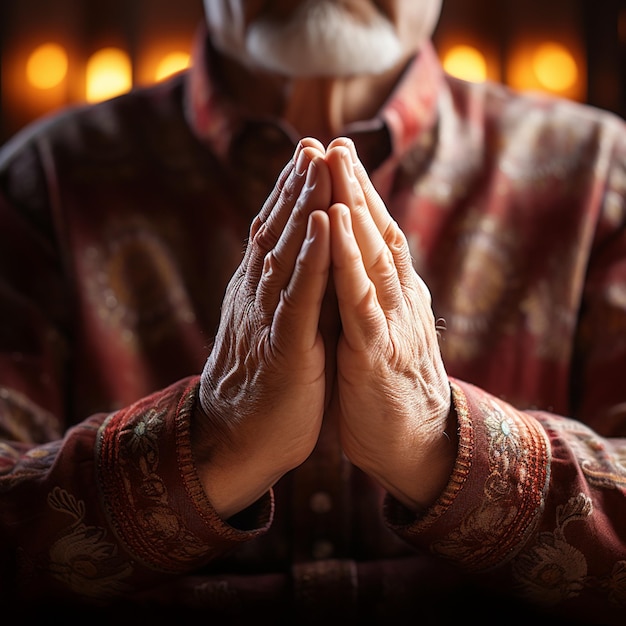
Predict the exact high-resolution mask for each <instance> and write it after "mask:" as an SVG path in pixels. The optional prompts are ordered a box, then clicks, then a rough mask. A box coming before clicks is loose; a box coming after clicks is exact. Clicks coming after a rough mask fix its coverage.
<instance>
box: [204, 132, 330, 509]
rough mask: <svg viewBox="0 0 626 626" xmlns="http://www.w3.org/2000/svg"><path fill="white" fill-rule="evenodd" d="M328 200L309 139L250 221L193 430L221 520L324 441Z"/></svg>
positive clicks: (318, 153)
mask: <svg viewBox="0 0 626 626" xmlns="http://www.w3.org/2000/svg"><path fill="white" fill-rule="evenodd" d="M330 198H331V182H330V174H329V171H328V168H327V165H326V163H325V162H324V147H323V146H322V145H321V144H320V143H319V142H317V141H315V140H313V139H306V140H303V141H302V142H301V143H300V145H299V146H298V148H297V149H296V152H295V154H294V158H293V159H292V161H291V162H290V163H289V164H288V165H287V167H286V168H285V169H284V170H283V173H282V174H281V176H280V178H279V180H278V182H277V184H276V187H275V188H274V191H273V192H272V194H271V195H270V196H269V198H268V200H267V201H266V203H265V205H264V207H263V209H262V210H261V212H260V213H259V215H258V216H257V217H256V218H255V220H254V221H253V223H252V226H251V229H250V237H249V241H248V246H247V249H246V252H245V255H244V258H243V260H242V262H241V265H240V266H239V268H238V269H237V270H236V272H235V274H234V275H233V277H232V279H231V281H230V283H229V285H228V288H227V290H226V294H225V297H224V302H223V305H222V316H221V321H220V326H219V329H218V332H217V334H216V337H215V341H214V345H213V348H212V351H211V354H210V355H209V358H208V360H207V362H206V365H205V367H204V371H203V373H202V377H201V384H200V406H201V409H202V410H201V411H198V412H197V414H196V416H195V421H194V423H193V425H192V436H193V444H192V445H193V449H194V455H195V459H196V463H197V466H198V470H199V474H200V478H201V480H202V483H203V485H204V488H205V490H206V492H207V495H208V497H209V499H210V500H211V503H212V504H213V506H214V508H215V509H216V510H217V512H218V513H219V514H220V515H221V516H222V517H224V518H227V517H230V516H231V515H233V514H234V513H236V512H238V511H241V510H243V509H244V508H246V507H247V506H249V505H250V504H252V503H253V502H255V501H256V500H257V499H258V498H260V497H261V496H262V495H263V494H264V493H265V492H266V491H267V490H268V489H269V488H270V487H271V486H272V485H273V484H274V483H275V482H276V481H278V480H279V479H280V478H281V477H282V476H283V475H284V474H285V473H286V472H288V471H290V470H291V469H293V468H295V467H297V466H298V465H300V464H301V463H302V462H304V460H305V459H306V458H307V457H308V456H309V455H310V453H311V452H312V451H313V448H314V447H315V444H316V442H317V439H318V436H319V432H320V429H321V425H322V418H323V413H324V399H325V384H326V383H325V350H324V340H323V337H322V336H321V334H320V330H319V324H320V313H321V309H322V301H323V298H324V293H325V290H326V286H327V281H328V275H329V268H330V233H329V220H328V215H327V209H328V206H329V204H330Z"/></svg>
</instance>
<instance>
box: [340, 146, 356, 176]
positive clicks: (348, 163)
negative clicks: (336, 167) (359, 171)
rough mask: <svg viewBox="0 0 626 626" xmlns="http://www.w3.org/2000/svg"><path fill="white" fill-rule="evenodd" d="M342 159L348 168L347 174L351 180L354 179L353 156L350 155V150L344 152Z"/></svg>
mask: <svg viewBox="0 0 626 626" xmlns="http://www.w3.org/2000/svg"><path fill="white" fill-rule="evenodd" d="M342 159H343V166H344V167H345V168H346V172H347V174H348V176H349V177H350V178H354V165H353V162H352V154H351V153H350V150H348V149H347V148H346V149H345V150H342Z"/></svg>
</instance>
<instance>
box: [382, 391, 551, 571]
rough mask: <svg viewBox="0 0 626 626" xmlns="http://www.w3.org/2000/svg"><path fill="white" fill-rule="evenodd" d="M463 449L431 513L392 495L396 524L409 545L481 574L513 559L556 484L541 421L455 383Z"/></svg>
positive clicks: (389, 510)
mask: <svg viewBox="0 0 626 626" xmlns="http://www.w3.org/2000/svg"><path fill="white" fill-rule="evenodd" d="M450 382H451V386H452V401H453V404H454V408H455V410H456V413H457V418H458V430H459V448H458V454H457V459H456V463H455V467H454V470H453V473H452V476H451V478H450V481H449V482H448V485H447V487H446V489H445V490H444V492H443V493H442V495H441V496H440V497H439V499H438V500H437V502H435V504H434V505H433V506H432V507H431V508H430V509H429V510H428V511H426V512H425V513H424V514H422V515H420V516H416V515H415V514H410V512H409V511H407V510H406V509H404V507H402V505H401V504H400V503H398V502H397V501H395V500H394V499H393V498H391V497H388V498H387V500H386V503H385V515H386V519H387V522H388V524H389V525H390V526H391V527H392V528H393V529H394V530H395V531H396V532H397V533H398V534H399V535H400V536H401V537H402V538H403V539H405V540H406V541H408V542H410V543H411V544H413V545H415V546H417V547H422V548H426V549H429V550H430V551H431V552H432V553H434V554H436V555H438V556H442V557H445V558H448V559H452V560H454V561H456V562H457V563H459V564H460V565H462V566H463V567H465V568H467V569H470V570H473V571H483V570H487V569H490V568H492V567H496V566H498V565H500V564H502V563H503V562H505V561H507V560H509V559H511V558H512V557H513V556H514V555H515V554H516V553H517V552H518V551H519V550H520V549H521V547H522V546H523V545H524V542H525V540H526V538H527V537H528V535H529V534H530V533H531V532H532V531H533V530H534V529H535V528H536V526H537V524H538V522H539V519H540V517H541V513H542V511H543V507H544V502H545V497H546V493H547V489H548V484H549V480H550V444H549V440H548V437H547V434H546V433H545V431H544V429H543V428H542V427H541V425H540V424H539V422H538V421H536V420H535V419H533V418H532V417H531V416H530V415H527V414H525V413H524V412H522V411H518V410H516V409H514V408H513V407H512V406H511V405H509V404H507V403H506V402H503V401H501V400H498V399H497V398H495V397H494V396H492V395H490V394H488V393H487V392H485V391H482V390H481V389H478V388H477V387H474V386H473V385H471V384H469V383H465V382H461V381H459V380H456V379H453V380H451V381H450Z"/></svg>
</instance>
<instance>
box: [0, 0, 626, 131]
mask: <svg viewBox="0 0 626 626" xmlns="http://www.w3.org/2000/svg"><path fill="white" fill-rule="evenodd" d="M408 1H411V0H408ZM202 19H203V8H202V0H0V54H1V61H2V65H1V68H2V93H1V98H0V103H1V107H2V108H1V109H0V142H3V141H4V140H6V139H7V138H8V137H10V136H11V135H12V134H13V133H15V132H16V131H17V130H19V129H20V128H21V127H23V126H24V125H25V124H27V123H28V122H29V121H31V120H32V119H35V118H37V117H39V116H41V115H44V114H46V113H47V112H49V111H53V110H56V109H58V108H60V107H62V106H66V105H71V104H75V103H81V102H83V101H84V68H85V60H86V59H87V58H88V56H89V55H90V54H92V53H93V52H94V51H96V50H98V49H99V48H101V47H104V46H110V45H114V46H119V47H121V48H124V49H125V50H126V51H127V52H128V53H129V55H130V57H131V60H132V62H133V72H134V75H133V78H134V84H136V85H141V84H147V83H149V82H150V79H149V78H147V77H146V76H145V72H143V71H142V70H141V66H142V63H143V64H144V65H145V63H144V61H145V59H146V55H147V54H148V52H149V51H150V50H151V49H154V48H155V47H158V45H159V42H161V45H164V42H167V43H168V44H169V45H170V46H175V47H177V48H178V49H181V48H182V49H185V50H189V49H190V46H191V40H192V38H193V34H194V31H195V29H196V27H197V25H198V23H199V22H200V21H201V20H202ZM51 40H55V41H58V42H59V43H62V44H63V46H64V47H65V48H66V49H67V50H68V52H69V54H70V65H69V69H68V76H67V80H66V81H65V82H64V84H63V86H62V88H59V89H56V88H55V89H52V90H49V92H45V93H44V92H37V91H35V90H34V88H32V87H29V85H28V84H27V83H26V82H25V78H24V67H25V59H26V58H27V55H28V51H29V50H32V49H33V48H35V47H36V46H37V45H38V44H39V43H43V42H45V41H51ZM544 40H555V41H558V42H560V43H563V44H564V45H566V46H567V47H568V48H569V49H571V51H572V52H573V53H574V54H575V56H577V60H578V61H579V65H580V66H581V75H580V81H579V84H578V85H577V87H576V89H575V90H574V91H573V92H570V93H566V94H561V95H565V96H566V97H570V98H572V99H575V100H579V101H583V102H588V103H590V104H593V105H595V106H598V107H601V108H605V109H608V110H611V111H614V112H616V113H618V114H619V115H621V116H622V117H626V0H523V1H520V0H444V8H443V13H442V17H441V20H440V22H439V26H438V28H437V31H436V33H435V44H436V46H437V48H438V50H439V52H440V53H443V52H445V50H446V49H447V48H449V47H450V46H451V45H453V44H454V43H469V44H472V45H474V46H475V47H477V48H479V49H481V50H482V51H484V52H486V53H487V54H488V56H489V64H490V74H489V77H490V78H493V79H495V80H499V81H502V82H505V83H507V84H510V85H511V86H513V87H515V88H519V87H520V85H518V84H517V82H516V77H515V71H514V69H513V63H514V61H515V58H516V55H517V53H518V51H519V49H520V48H522V47H523V46H524V45H526V44H529V43H532V42H535V43H536V42H540V41H544ZM521 87H522V88H523V87H525V85H521Z"/></svg>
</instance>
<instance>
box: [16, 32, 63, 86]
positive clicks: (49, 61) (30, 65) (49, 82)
mask: <svg viewBox="0 0 626 626" xmlns="http://www.w3.org/2000/svg"><path fill="white" fill-rule="evenodd" d="M67 67H68V60H67V52H65V50H64V49H63V48H62V47H61V46H59V45H57V44H55V43H44V44H42V45H41V46H38V47H37V48H35V50H33V52H32V53H31V55H30V56H29V57H28V61H27V63H26V77H27V78H28V82H29V83H30V84H31V85H32V86H33V87H36V88H37V89H52V87H57V86H58V85H60V84H61V83H62V82H63V81H64V80H65V77H66V76H67Z"/></svg>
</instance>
